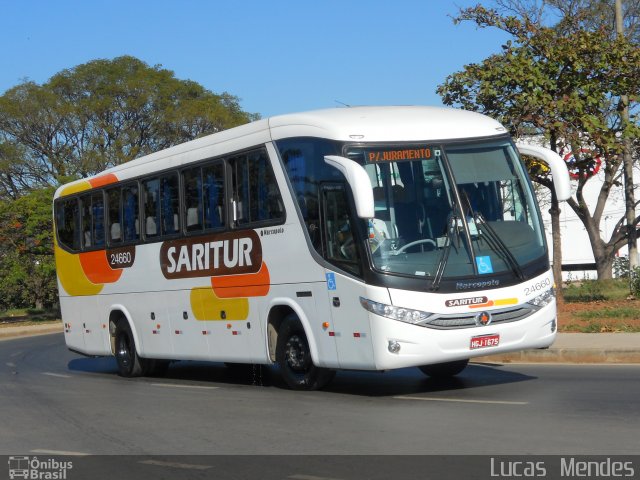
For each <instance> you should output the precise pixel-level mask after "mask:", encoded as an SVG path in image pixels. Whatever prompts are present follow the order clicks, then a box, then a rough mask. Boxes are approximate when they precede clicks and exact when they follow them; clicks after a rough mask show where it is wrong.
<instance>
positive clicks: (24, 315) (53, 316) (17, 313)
mask: <svg viewBox="0 0 640 480" xmlns="http://www.w3.org/2000/svg"><path fill="white" fill-rule="evenodd" d="M59 318H60V312H59V311H58V310H55V309H53V310H44V309H35V308H13V309H10V310H5V311H4V312H0V324H11V323H17V322H20V323H21V324H25V322H29V323H30V324H37V323H39V322H49V321H51V320H57V319H59Z"/></svg>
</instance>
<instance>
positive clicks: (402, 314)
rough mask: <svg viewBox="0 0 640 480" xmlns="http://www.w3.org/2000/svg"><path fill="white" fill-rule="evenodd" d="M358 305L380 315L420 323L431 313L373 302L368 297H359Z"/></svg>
mask: <svg viewBox="0 0 640 480" xmlns="http://www.w3.org/2000/svg"><path fill="white" fill-rule="evenodd" d="M360 305H362V307H363V308H364V309H365V310H368V311H370V312H371V313H375V314H376V315H380V316H381V317H386V318H390V319H392V320H398V321H400V322H405V323H411V324H415V323H420V322H423V321H425V320H426V319H427V318H429V317H430V316H431V315H433V314H432V313H429V312H423V311H422V310H413V309H411V308H402V307H394V306H393V305H387V304H385V303H379V302H374V301H373V300H369V299H368V298H364V297H360Z"/></svg>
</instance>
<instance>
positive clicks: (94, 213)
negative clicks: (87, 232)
mask: <svg viewBox="0 0 640 480" xmlns="http://www.w3.org/2000/svg"><path fill="white" fill-rule="evenodd" d="M91 218H92V220H93V223H92V224H91V232H92V236H93V245H95V246H96V247H103V246H104V197H103V195H102V192H97V193H94V194H93V195H92V196H91Z"/></svg>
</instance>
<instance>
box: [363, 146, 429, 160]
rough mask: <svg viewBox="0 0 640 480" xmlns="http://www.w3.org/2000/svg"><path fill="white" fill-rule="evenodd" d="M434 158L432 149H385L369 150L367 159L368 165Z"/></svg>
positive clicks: (366, 154) (366, 155) (366, 153)
mask: <svg viewBox="0 0 640 480" xmlns="http://www.w3.org/2000/svg"><path fill="white" fill-rule="evenodd" d="M432 157H433V149H432V148H431V147H414V148H385V149H379V150H367V151H366V152H365V158H366V159H367V162H368V163H377V162H398V161H403V160H429V159H430V158H432Z"/></svg>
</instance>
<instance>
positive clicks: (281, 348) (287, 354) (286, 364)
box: [276, 313, 336, 390]
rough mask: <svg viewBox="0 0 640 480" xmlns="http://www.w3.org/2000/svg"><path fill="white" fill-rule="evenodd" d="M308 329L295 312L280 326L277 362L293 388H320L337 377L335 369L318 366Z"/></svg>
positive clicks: (283, 375)
mask: <svg viewBox="0 0 640 480" xmlns="http://www.w3.org/2000/svg"><path fill="white" fill-rule="evenodd" d="M310 345H311V344H310V342H309V340H308V338H307V335H306V332H305V328H304V326H303V324H302V322H301V321H300V319H299V317H298V316H297V315H296V314H295V313H290V314H289V315H287V316H286V317H285V318H284V319H283V320H282V323H281V325H280V329H279V331H278V341H277V345H276V363H277V364H278V366H279V368H280V374H281V375H282V378H283V380H284V381H285V383H286V384H287V385H288V386H289V388H291V389H293V390H318V389H320V388H323V387H324V386H325V385H327V384H328V383H329V382H330V381H331V380H333V377H334V376H335V373H336V372H335V370H330V369H328V368H322V367H319V366H317V362H316V361H315V360H314V359H313V358H312V355H311V348H310Z"/></svg>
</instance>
